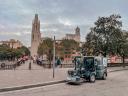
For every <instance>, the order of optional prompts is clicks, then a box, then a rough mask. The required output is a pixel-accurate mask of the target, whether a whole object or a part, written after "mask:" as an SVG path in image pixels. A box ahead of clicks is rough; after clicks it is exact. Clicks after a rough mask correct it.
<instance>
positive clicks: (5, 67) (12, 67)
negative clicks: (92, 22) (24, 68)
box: [0, 62, 23, 70]
mask: <svg viewBox="0 0 128 96" xmlns="http://www.w3.org/2000/svg"><path fill="white" fill-rule="evenodd" d="M21 64H23V62H16V63H15V64H6V63H1V64H0V70H15V68H16V67H18V66H20V65H21Z"/></svg>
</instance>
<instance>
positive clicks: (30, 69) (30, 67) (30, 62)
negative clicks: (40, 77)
mask: <svg viewBox="0 0 128 96" xmlns="http://www.w3.org/2000/svg"><path fill="white" fill-rule="evenodd" d="M29 70H31V62H30V63H29Z"/></svg>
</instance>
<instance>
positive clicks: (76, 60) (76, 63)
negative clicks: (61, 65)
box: [74, 57, 82, 69]
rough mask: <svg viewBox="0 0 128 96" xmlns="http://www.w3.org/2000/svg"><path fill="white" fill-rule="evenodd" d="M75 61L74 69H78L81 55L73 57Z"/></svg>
mask: <svg viewBox="0 0 128 96" xmlns="http://www.w3.org/2000/svg"><path fill="white" fill-rule="evenodd" d="M74 61H75V62H74V63H75V69H79V68H80V67H81V62H82V61H81V57H75V58H74Z"/></svg>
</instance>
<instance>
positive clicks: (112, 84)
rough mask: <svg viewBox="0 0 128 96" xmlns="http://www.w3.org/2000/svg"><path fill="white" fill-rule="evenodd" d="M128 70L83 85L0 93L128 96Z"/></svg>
mask: <svg viewBox="0 0 128 96" xmlns="http://www.w3.org/2000/svg"><path fill="white" fill-rule="evenodd" d="M127 92H128V71H127V70H125V71H117V72H111V73H109V74H108V78H107V80H97V81H96V82H95V83H89V82H85V83H83V84H82V85H68V84H65V83H63V84H56V85H49V86H44V87H38V88H31V89H24V90H17V91H10V92H5V93H0V96H128V93H127Z"/></svg>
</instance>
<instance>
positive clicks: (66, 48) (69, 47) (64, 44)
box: [56, 39, 80, 58]
mask: <svg viewBox="0 0 128 96" xmlns="http://www.w3.org/2000/svg"><path fill="white" fill-rule="evenodd" d="M57 47H58V46H57ZM56 49H57V54H58V55H59V57H61V58H64V55H66V54H67V55H71V54H72V53H73V51H74V50H75V51H80V48H79V43H78V42H76V41H75V40H68V39H63V40H62V41H61V43H60V44H59V48H56ZM59 49H60V50H59Z"/></svg>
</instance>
